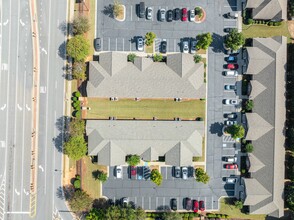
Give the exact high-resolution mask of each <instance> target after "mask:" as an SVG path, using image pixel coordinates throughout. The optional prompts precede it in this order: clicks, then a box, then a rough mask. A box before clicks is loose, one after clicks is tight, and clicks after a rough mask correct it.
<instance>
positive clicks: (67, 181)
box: [63, 158, 77, 185]
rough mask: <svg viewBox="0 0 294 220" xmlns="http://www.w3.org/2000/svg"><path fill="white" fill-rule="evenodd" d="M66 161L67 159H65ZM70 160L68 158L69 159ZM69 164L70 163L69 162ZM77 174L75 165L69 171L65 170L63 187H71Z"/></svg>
mask: <svg viewBox="0 0 294 220" xmlns="http://www.w3.org/2000/svg"><path fill="white" fill-rule="evenodd" d="M65 160H66V159H65ZM67 160H68V158H67ZM68 164H69V162H68ZM76 173H77V170H76V166H75V164H74V165H73V166H71V167H69V168H68V170H65V174H64V178H63V185H69V184H71V179H72V178H74V177H75V175H76Z"/></svg>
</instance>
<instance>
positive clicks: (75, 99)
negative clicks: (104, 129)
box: [71, 91, 81, 118]
mask: <svg viewBox="0 0 294 220" xmlns="http://www.w3.org/2000/svg"><path fill="white" fill-rule="evenodd" d="M72 95H73V96H72V98H71V100H72V103H71V105H72V107H73V108H74V111H73V116H74V117H76V118H80V117H81V102H80V100H79V97H81V93H80V92H79V91H76V92H73V94H72Z"/></svg>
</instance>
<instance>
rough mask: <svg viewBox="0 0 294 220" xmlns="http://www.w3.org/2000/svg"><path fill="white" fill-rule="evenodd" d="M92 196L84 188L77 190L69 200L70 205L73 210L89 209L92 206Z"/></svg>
mask: <svg viewBox="0 0 294 220" xmlns="http://www.w3.org/2000/svg"><path fill="white" fill-rule="evenodd" d="M92 201H93V200H92V199H91V197H90V196H89V195H88V194H87V193H86V192H84V191H83V190H76V191H75V192H74V194H73V196H72V198H71V199H70V200H69V205H70V208H71V210H72V211H74V212H82V211H86V210H88V209H89V208H90V207H91V206H92Z"/></svg>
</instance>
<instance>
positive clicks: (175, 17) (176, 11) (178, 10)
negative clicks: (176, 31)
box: [174, 8, 181, 21]
mask: <svg viewBox="0 0 294 220" xmlns="http://www.w3.org/2000/svg"><path fill="white" fill-rule="evenodd" d="M180 17H181V11H180V9H179V8H176V9H175V10H174V19H175V20H176V21H178V20H180Z"/></svg>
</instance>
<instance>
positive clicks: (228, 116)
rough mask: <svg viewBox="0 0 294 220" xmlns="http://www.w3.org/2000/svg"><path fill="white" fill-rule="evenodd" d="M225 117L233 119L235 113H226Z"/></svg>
mask: <svg viewBox="0 0 294 220" xmlns="http://www.w3.org/2000/svg"><path fill="white" fill-rule="evenodd" d="M227 118H229V119H235V118H237V114H236V113H230V114H227Z"/></svg>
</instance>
